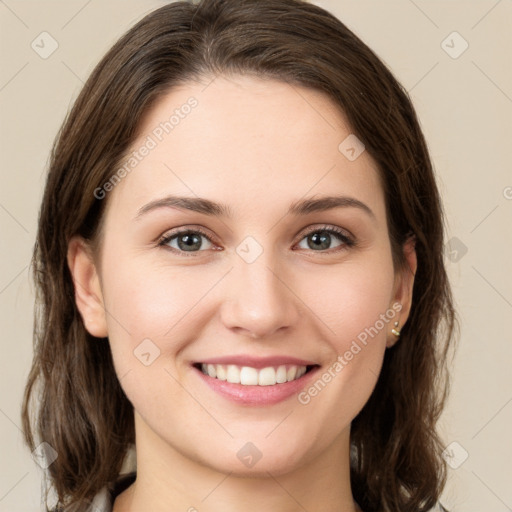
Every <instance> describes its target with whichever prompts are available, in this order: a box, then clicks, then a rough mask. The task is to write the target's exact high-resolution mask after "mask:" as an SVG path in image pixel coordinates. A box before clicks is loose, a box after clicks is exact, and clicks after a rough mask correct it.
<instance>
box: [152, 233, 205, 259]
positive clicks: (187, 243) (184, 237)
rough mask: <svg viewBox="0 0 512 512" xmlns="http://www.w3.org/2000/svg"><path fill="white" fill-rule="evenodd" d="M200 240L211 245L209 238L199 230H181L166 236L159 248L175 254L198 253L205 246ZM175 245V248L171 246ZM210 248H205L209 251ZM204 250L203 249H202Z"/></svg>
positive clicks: (160, 242)
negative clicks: (167, 248) (175, 252)
mask: <svg viewBox="0 0 512 512" xmlns="http://www.w3.org/2000/svg"><path fill="white" fill-rule="evenodd" d="M202 239H206V240H207V244H206V245H208V244H210V245H213V244H212V242H211V240H210V237H209V236H208V235H207V234H206V233H205V232H204V231H202V230H201V229H199V228H195V229H182V230H181V231H174V232H172V233H169V234H166V235H165V236H164V237H163V238H162V239H161V240H160V241H159V242H158V245H159V246H167V247H170V248H171V249H172V250H174V251H177V252H198V251H199V249H201V248H202V247H203V246H204V245H205V244H203V241H202ZM175 242H176V243H177V247H176V246H175V245H173V244H174V243H175ZM210 248H211V247H206V249H210ZM203 250H204V248H203ZM187 256H188V255H187Z"/></svg>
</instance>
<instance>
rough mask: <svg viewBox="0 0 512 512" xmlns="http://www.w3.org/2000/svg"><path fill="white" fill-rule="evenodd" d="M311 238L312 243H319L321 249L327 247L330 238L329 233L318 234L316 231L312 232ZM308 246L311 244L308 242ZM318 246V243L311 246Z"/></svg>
mask: <svg viewBox="0 0 512 512" xmlns="http://www.w3.org/2000/svg"><path fill="white" fill-rule="evenodd" d="M311 238H312V240H313V244H317V243H320V245H321V246H322V248H323V249H328V248H329V241H330V239H331V235H329V234H323V235H319V234H318V233H314V234H313V235H312V237H311ZM310 247H311V244H310ZM318 247H319V245H314V246H313V247H311V248H318Z"/></svg>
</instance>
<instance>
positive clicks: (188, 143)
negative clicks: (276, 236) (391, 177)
mask: <svg viewBox="0 0 512 512" xmlns="http://www.w3.org/2000/svg"><path fill="white" fill-rule="evenodd" d="M353 137H354V135H353V134H351V129H350V126H349V125H348V123H347V121H346V119H345V116H344V114H343V113H342V111H341V110H340V109H339V108H338V106H337V105H336V104H334V102H333V101H332V100H331V99H330V98H329V97H328V96H327V95H325V94H323V93H321V92H319V91H315V90H312V89H309V88H305V87H301V86H297V85H291V84H289V83H286V82H281V81H276V80H262V79H259V78H254V77H248V76H244V77H241V76H240V77H239V76H237V77H234V78H227V77H222V76H220V77H217V78H215V79H214V80H213V81H210V82H208V81H204V82H202V83H198V82H192V81H191V82H188V83H185V84H181V85H180V86H179V87H175V88H173V89H171V90H170V91H168V92H167V93H166V94H165V95H164V96H162V97H161V98H160V99H159V100H158V101H157V102H156V103H155V104H154V105H153V107H152V108H151V109H150V110H149V112H147V114H146V116H145V117H144V119H143V121H142V122H141V124H140V127H139V131H138V136H137V139H136V140H135V141H134V142H133V143H132V144H131V147H130V149H129V151H128V153H127V156H126V159H125V162H124V164H125V169H126V170H127V171H128V172H126V173H125V174H126V177H125V178H123V179H122V181H121V182H120V183H119V185H117V186H116V189H115V190H114V193H113V194H112V195H113V197H111V198H109V199H111V200H112V203H113V204H117V206H118V207H119V208H122V207H123V205H122V204H121V203H123V200H126V199H128V198H129V202H130V203H133V204H135V203H136V204H137V205H138V206H141V205H142V204H143V203H144V202H145V201H149V200H154V199H156V198H158V197H159V196H162V197H163V196H164V195H165V194H166V193H168V194H170V193H172V194H181V195H187V196H200V197H207V198H211V199H215V200H219V201H222V202H223V203H229V204H230V205H231V208H230V209H231V210H232V211H233V212H234V213H235V214H236V213H237V211H240V213H242V212H246V211H247V210H248V209H250V208H253V209H254V208H256V209H258V210H260V209H261V208H265V207H267V206H268V207H269V208H272V207H273V206H277V205H278V203H279V201H284V202H286V206H288V204H289V203H290V200H297V199H300V198H302V197H304V196H312V195H315V194H320V195H323V194H332V193H333V192H334V193H343V194H346V195H352V196H356V197H357V198H358V199H360V200H362V201H365V202H369V203H372V204H373V205H374V207H375V208H376V209H377V210H378V208H379V207H380V206H383V204H379V203H383V198H382V190H381V187H380V181H379V175H378V171H377V169H376V166H375V164H374V162H373V160H372V159H371V158H370V156H369V155H368V154H367V152H365V151H363V152H362V153H361V154H360V156H359V157H358V158H356V159H355V160H353V159H349V158H347V153H346V152H344V151H345V149H346V148H345V146H346V145H347V143H346V141H347V140H348V141H349V143H350V144H351V145H352V146H353V145H354V144H353V140H354V139H353ZM350 144H349V145H350ZM356 144H357V142H356ZM144 148H146V149H144ZM355 149H356V150H357V151H358V150H360V149H361V148H360V147H356V148H355ZM142 154H143V155H142ZM356 154H357V153H356ZM349 156H350V154H349ZM267 202H268V204H264V203H267ZM133 204H132V206H133Z"/></svg>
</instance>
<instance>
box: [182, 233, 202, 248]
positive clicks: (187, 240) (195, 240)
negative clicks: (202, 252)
mask: <svg viewBox="0 0 512 512" xmlns="http://www.w3.org/2000/svg"><path fill="white" fill-rule="evenodd" d="M182 241H183V243H182ZM178 245H179V246H180V249H183V248H185V249H187V248H188V249H190V248H194V245H197V249H199V248H200V247H201V238H200V237H199V236H197V235H193V234H192V235H191V234H186V235H182V236H181V237H180V238H179V239H178Z"/></svg>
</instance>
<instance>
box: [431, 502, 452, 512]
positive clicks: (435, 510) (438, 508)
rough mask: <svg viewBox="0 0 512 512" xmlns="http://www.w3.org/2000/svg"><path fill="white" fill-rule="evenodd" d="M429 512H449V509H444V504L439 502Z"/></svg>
mask: <svg viewBox="0 0 512 512" xmlns="http://www.w3.org/2000/svg"><path fill="white" fill-rule="evenodd" d="M429 512H449V511H448V509H446V508H444V507H443V505H442V503H441V502H440V501H438V502H437V503H436V505H435V506H434V508H431V509H430V510H429Z"/></svg>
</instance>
